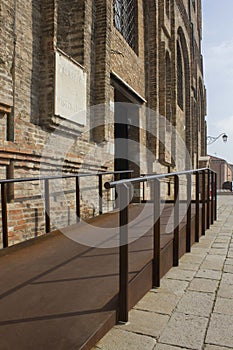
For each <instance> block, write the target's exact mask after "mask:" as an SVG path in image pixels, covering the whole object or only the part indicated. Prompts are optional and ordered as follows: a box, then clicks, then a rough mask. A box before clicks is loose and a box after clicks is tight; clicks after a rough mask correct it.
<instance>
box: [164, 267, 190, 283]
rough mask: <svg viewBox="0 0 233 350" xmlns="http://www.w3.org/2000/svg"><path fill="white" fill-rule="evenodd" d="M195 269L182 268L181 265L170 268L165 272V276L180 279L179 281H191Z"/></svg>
mask: <svg viewBox="0 0 233 350" xmlns="http://www.w3.org/2000/svg"><path fill="white" fill-rule="evenodd" d="M195 273H196V272H195V271H192V270H183V269H182V268H181V267H180V268H179V267H174V268H172V269H171V270H170V271H169V272H168V273H167V274H166V278H171V279H176V280H181V281H191V280H192V279H193V277H194V275H195Z"/></svg>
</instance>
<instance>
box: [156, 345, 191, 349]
mask: <svg viewBox="0 0 233 350" xmlns="http://www.w3.org/2000/svg"><path fill="white" fill-rule="evenodd" d="M154 350H190V349H188V348H180V347H177V346H172V345H166V344H161V343H160V344H159V343H158V344H156V346H155V349H154Z"/></svg>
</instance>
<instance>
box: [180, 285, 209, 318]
mask: <svg viewBox="0 0 233 350" xmlns="http://www.w3.org/2000/svg"><path fill="white" fill-rule="evenodd" d="M213 304H214V294H207V293H198V292H193V291H188V292H186V293H185V294H184V296H183V297H182V299H181V300H180V302H179V304H178V305H177V309H176V310H177V311H178V312H182V313H185V314H188V315H196V316H203V317H209V315H210V313H211V311H212V308H213Z"/></svg>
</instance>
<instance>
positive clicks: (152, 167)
mask: <svg viewBox="0 0 233 350" xmlns="http://www.w3.org/2000/svg"><path fill="white" fill-rule="evenodd" d="M0 24H1V26H0V28H1V30H0V44H1V52H0V137H1V140H2V142H1V147H0V177H1V178H5V177H7V178H12V177H23V176H36V175H38V174H39V173H41V172H42V174H43V171H44V172H45V173H46V169H48V168H49V169H50V171H51V172H52V173H53V172H54V173H57V171H58V168H59V171H61V172H66V173H72V172H77V171H78V170H79V169H80V165H81V164H83V162H84V160H85V155H86V154H87V153H88V152H90V150H91V147H92V146H93V145H102V144H103V143H104V144H108V143H109V144H110V145H111V144H112V142H113V143H114V137H115V138H116V135H119V134H120V135H125V137H126V138H129V139H130V138H131V139H132V140H134V141H136V144H137V145H139V146H136V147H139V148H140V147H141V145H144V146H145V148H146V149H149V150H150V151H151V152H152V154H153V155H154V159H153V162H152V161H148V159H147V158H146V155H145V154H144V156H142V157H141V158H142V159H138V160H137V162H136V163H137V167H135V169H136V173H139V172H140V171H141V164H143V166H144V168H143V172H148V173H150V172H152V171H161V172H170V171H173V170H176V169H177V162H178V158H179V149H178V148H177V147H176V141H175V138H174V137H173V135H172V132H171V131H170V129H169V128H167V127H166V125H165V124H163V122H160V121H158V119H156V118H155V120H153V118H151V117H150V118H149V117H148V116H147V115H143V116H142V115H141V114H140V113H141V112H140V110H141V108H140V107H143V106H146V107H148V108H150V110H153V111H155V113H159V114H161V115H162V116H165V117H166V119H167V120H168V121H169V122H170V123H171V125H172V126H174V128H175V129H176V130H177V132H178V133H179V135H181V137H182V139H183V140H184V142H185V144H186V147H187V149H188V151H189V153H190V157H191V161H192V167H193V168H196V167H198V164H199V158H200V157H201V156H205V155H206V141H205V140H206V122H205V114H206V102H205V95H206V92H205V86H204V83H203V65H202V55H201V39H202V17H201V0H158V1H154V0H146V1H143V0H95V1H93V0H72V1H70V0H27V1H25V0H20V1H19V0H1V4H0ZM113 102H127V103H131V104H134V105H137V106H138V108H135V112H134V119H135V120H134V125H135V124H136V125H138V126H140V127H138V128H136V129H137V130H136V129H135V128H133V129H131V130H133V131H129V128H126V127H125V126H124V123H122V122H121V123H120V124H119V123H118V122H117V121H116V120H117V115H119V114H120V115H121V114H122V113H123V114H124V115H125V118H128V117H126V115H127V111H125V110H124V111H123V112H122V111H118V110H117V106H116V105H115V107H114V109H113V110H112V108H111V106H113ZM100 104H101V105H102V108H101V109H100V110H98V108H97V109H95V110H94V113H92V112H90V111H89V112H86V113H84V115H83V114H82V113H78V112H79V111H80V110H82V109H85V108H86V109H87V111H88V109H89V108H90V107H91V106H95V105H100ZM103 105H104V108H103ZM111 112H113V113H111ZM118 112H119V113H118ZM72 115H77V118H76V119H73V118H72ZM96 123H97V125H96ZM159 124H160V125H159ZM114 126H115V127H114ZM58 127H59V131H60V133H59V144H60V145H64V147H66V145H67V143H68V142H69V140H72V147H70V148H69V149H68V151H67V152H66V154H65V159H63V161H62V162H61V161H60V160H61V158H62V155H61V154H60V153H59V151H58V152H57V153H55V154H54V153H53V152H51V154H50V153H49V152H47V154H46V157H43V161H42V154H43V152H44V147H45V145H46V144H47V143H48V140H49V138H50V136H51V134H52V133H53V132H54V130H56V128H58ZM148 129H149V130H152V129H153V131H152V135H153V136H151V135H148V134H147V132H145V130H148ZM130 133H131V134H130ZM154 135H156V137H154ZM161 140H163V142H161ZM114 149H115V156H116V158H117V157H118V144H117V142H115V148H114ZM172 149H175V152H174V155H173V156H172V157H171V152H170V150H172ZM127 152H128V153H130V152H131V153H134V154H138V152H137V150H136V152H135V150H133V149H131V150H127ZM144 153H145V152H144ZM140 154H141V153H140ZM142 154H143V152H142ZM86 167H87V168H88V170H91V171H97V170H107V169H108V170H114V169H115V170H118V169H122V168H127V167H129V164H128V163H127V162H118V161H115V162H114V161H113V160H112V162H111V161H109V162H107V163H104V164H103V162H102V159H98V156H97V157H92V158H90V159H89V160H88V164H86ZM38 193H39V185H38V184H37V185H35V186H33V185H32V184H28V185H27V187H25V186H23V185H21V186H19V185H15V188H14V189H13V190H12V189H11V203H10V205H9V210H11V211H12V216H11V217H12V220H11V222H12V224H11V229H10V230H11V231H12V235H15V232H19V233H18V236H17V237H16V238H15V239H16V240H17V239H18V238H19V239H20V238H21V237H22V236H24V237H28V236H30V235H33V234H34V233H36V232H37V231H38V232H41V231H43V224H42V222H43V220H42V219H41V218H42V215H43V214H42V213H43V205H42V203H40V204H39V199H38V198H37V197H38V196H37V195H38ZM32 196H33V198H32ZM32 199H33V200H32ZM56 201H58V199H57V197H56ZM16 202H17V208H16ZM93 206H94V207H95V203H94V204H93V203H92V202H90V203H88V204H87V206H86V208H90V207H91V208H92V210H95V208H94V209H93ZM25 208H27V212H28V216H24V215H23V213H24V211H25ZM70 209H71V211H72V204H70ZM84 209H85V208H84V207H83V210H84ZM14 211H15V212H14ZM84 211H85V210H84ZM84 214H85V213H84ZM89 214H90V212H89V210H88V209H87V213H86V214H85V215H89ZM61 215H63V214H61ZM33 216H34V217H38V218H39V220H38V222H37V227H36V228H35V227H34V226H30V225H31V224H30V223H29V222H30V219H31V217H33ZM19 219H20V220H19ZM40 219H41V225H40ZM64 220H65V219H64ZM61 224H62V219H61ZM63 224H64V223H63ZM27 225H28V226H27ZM13 232H14V233H13Z"/></svg>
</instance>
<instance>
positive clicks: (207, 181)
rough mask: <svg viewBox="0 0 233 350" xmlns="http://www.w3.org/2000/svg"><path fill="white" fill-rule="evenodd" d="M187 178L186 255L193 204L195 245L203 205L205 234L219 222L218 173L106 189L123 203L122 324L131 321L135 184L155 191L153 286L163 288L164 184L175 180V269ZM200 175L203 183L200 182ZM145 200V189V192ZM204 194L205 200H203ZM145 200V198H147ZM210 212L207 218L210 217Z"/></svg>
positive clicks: (176, 175) (125, 182)
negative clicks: (131, 218) (130, 230)
mask: <svg viewBox="0 0 233 350" xmlns="http://www.w3.org/2000/svg"><path fill="white" fill-rule="evenodd" d="M181 175H186V176H187V214H186V215H187V221H186V252H190V250H191V220H192V212H191V210H192V207H191V206H192V203H194V204H195V242H199V233H200V232H199V231H200V230H199V227H200V226H199V221H200V213H199V210H200V205H201V212H202V215H201V216H202V219H201V234H202V235H204V234H205V230H206V229H208V228H209V227H210V224H213V222H214V220H216V219H217V190H216V183H217V181H216V173H215V172H213V171H212V170H210V169H209V168H202V169H196V170H190V171H183V172H174V173H168V174H159V175H148V176H145V175H144V177H138V178H132V179H126V180H120V181H113V182H107V183H105V188H106V189H110V188H115V189H116V191H117V193H118V200H119V227H120V255H119V269H120V276H119V279H120V280H119V285H120V287H119V289H120V292H119V293H120V296H119V298H120V299H119V321H121V322H128V307H129V304H128V286H129V282H128V274H129V267H128V259H129V251H128V248H129V244H128V223H129V205H130V191H131V185H132V184H137V183H145V182H149V183H150V184H151V189H152V198H153V200H152V201H151V203H152V205H153V216H154V221H153V223H154V224H153V262H152V265H153V277H152V287H159V286H160V233H161V232H160V231H161V227H160V226H161V225H160V206H161V182H160V180H162V179H166V178H173V179H174V200H173V203H174V231H173V266H178V264H179V213H180V205H179V195H180V191H179V185H180V181H179V177H180V176H181ZM192 175H195V199H194V200H192ZM200 176H201V177H202V182H201V183H200ZM143 195H144V197H145V190H144V191H143ZM200 195H201V198H200ZM144 199H145V198H144ZM206 212H207V217H206Z"/></svg>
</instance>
